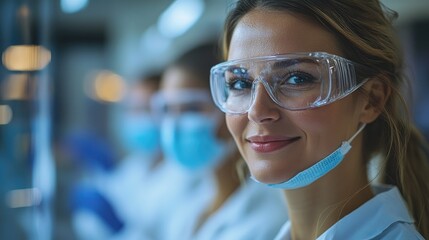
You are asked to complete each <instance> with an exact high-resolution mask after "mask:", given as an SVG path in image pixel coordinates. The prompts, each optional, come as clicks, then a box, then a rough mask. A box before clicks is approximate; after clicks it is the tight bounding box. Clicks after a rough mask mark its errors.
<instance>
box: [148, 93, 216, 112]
mask: <svg viewBox="0 0 429 240" xmlns="http://www.w3.org/2000/svg"><path fill="white" fill-rule="evenodd" d="M151 108H152V110H153V111H154V112H155V113H156V114H157V115H161V116H162V115H178V114H182V113H207V112H212V111H213V110H216V107H215V106H214V105H213V101H212V99H211V97H210V92H209V91H208V90H200V89H180V90H172V91H171V90H170V91H165V90H161V91H159V92H157V93H156V94H154V96H153V97H152V99H151Z"/></svg>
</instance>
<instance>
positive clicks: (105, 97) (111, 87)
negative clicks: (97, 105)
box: [85, 70, 126, 102]
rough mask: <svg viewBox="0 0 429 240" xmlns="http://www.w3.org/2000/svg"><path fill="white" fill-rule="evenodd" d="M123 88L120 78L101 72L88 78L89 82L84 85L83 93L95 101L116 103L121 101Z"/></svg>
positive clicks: (113, 74) (123, 83) (122, 81)
mask: <svg viewBox="0 0 429 240" xmlns="http://www.w3.org/2000/svg"><path fill="white" fill-rule="evenodd" d="M125 88H126V87H125V82H124V80H123V79H122V78H121V76H119V75H117V74H115V73H113V72H111V71H108V70H103V71H100V72H98V73H96V74H94V75H93V76H92V77H90V79H89V82H87V83H86V86H85V92H86V93H87V95H88V96H89V97H90V98H92V99H94V100H97V101H103V102H117V101H120V100H121V99H122V97H123V95H124V92H125Z"/></svg>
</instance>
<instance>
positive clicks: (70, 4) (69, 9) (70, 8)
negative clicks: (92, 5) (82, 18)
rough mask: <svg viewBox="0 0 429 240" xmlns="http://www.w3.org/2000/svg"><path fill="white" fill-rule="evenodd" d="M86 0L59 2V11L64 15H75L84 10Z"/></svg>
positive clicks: (86, 3)
mask: <svg viewBox="0 0 429 240" xmlns="http://www.w3.org/2000/svg"><path fill="white" fill-rule="evenodd" d="M87 5H88V0H61V10H62V11H63V12H65V13H75V12H79V11H80V10H82V9H84V8H85V7H86V6H87Z"/></svg>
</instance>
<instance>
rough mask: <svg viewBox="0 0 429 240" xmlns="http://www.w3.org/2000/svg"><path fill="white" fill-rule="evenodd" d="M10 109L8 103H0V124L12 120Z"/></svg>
mask: <svg viewBox="0 0 429 240" xmlns="http://www.w3.org/2000/svg"><path fill="white" fill-rule="evenodd" d="M12 115H13V114H12V109H11V108H10V107H9V106H8V105H0V125H6V124H8V123H9V122H10V121H11V120H12Z"/></svg>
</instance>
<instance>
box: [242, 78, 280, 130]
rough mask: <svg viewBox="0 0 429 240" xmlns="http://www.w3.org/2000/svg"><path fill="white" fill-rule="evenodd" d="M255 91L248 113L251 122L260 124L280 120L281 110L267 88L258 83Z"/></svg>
mask: <svg viewBox="0 0 429 240" xmlns="http://www.w3.org/2000/svg"><path fill="white" fill-rule="evenodd" d="M254 91H255V92H254V96H253V103H252V105H251V106H250V108H249V111H248V112H247V116H248V118H249V120H250V121H253V122H255V123H260V124H262V123H267V122H272V121H276V120H278V119H279V118H280V109H279V107H278V106H277V104H276V103H275V102H274V101H273V100H272V99H271V97H270V95H269V94H268V91H267V89H266V86H265V85H264V84H263V83H262V82H258V83H256V86H255V90H254Z"/></svg>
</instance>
